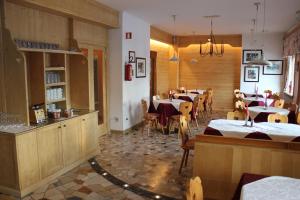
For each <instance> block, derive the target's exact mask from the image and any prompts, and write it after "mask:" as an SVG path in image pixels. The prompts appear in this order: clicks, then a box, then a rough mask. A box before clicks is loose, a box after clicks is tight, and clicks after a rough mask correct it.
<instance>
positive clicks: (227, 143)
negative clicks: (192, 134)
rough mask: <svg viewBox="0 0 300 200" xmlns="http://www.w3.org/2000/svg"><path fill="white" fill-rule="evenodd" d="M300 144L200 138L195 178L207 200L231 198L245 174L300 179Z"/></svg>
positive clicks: (201, 136)
mask: <svg viewBox="0 0 300 200" xmlns="http://www.w3.org/2000/svg"><path fill="white" fill-rule="evenodd" d="M299 169H300V143H293V142H288V143H287V142H273V141H264V140H254V139H238V138H228V137H220V136H206V135H200V136H197V139H196V142H195V152H194V165H193V175H194V176H199V177H200V178H201V180H202V185H203V191H204V196H205V198H212V199H222V200H225V199H231V198H232V197H233V194H234V192H235V189H236V187H237V185H238V182H239V180H240V178H241V175H242V174H243V173H254V174H261V175H268V176H276V175H278V176H288V177H293V178H300V170H299Z"/></svg>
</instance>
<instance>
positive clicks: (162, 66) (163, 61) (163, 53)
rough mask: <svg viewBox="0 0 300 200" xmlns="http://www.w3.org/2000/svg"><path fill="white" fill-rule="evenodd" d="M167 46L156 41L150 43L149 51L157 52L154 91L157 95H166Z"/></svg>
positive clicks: (167, 80) (167, 85)
mask: <svg viewBox="0 0 300 200" xmlns="http://www.w3.org/2000/svg"><path fill="white" fill-rule="evenodd" d="M170 48H172V47H171V46H170V45H168V44H164V43H161V42H158V41H154V40H151V41H150V49H151V51H155V52H157V57H156V91H157V94H162V93H166V92H167V91H168V90H169V54H170Z"/></svg>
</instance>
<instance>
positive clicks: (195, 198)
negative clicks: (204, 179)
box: [186, 176, 203, 200]
mask: <svg viewBox="0 0 300 200" xmlns="http://www.w3.org/2000/svg"><path fill="white" fill-rule="evenodd" d="M189 187H190V188H189V190H188V191H189V192H187V194H186V199H187V200H203V188H202V183H201V179H200V178H199V177H198V176H196V177H195V178H191V180H190V185H189Z"/></svg>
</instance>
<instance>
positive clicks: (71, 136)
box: [62, 118, 81, 166]
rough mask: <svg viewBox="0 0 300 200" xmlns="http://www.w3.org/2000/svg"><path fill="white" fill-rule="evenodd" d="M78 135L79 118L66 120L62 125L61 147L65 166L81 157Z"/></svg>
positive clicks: (79, 129)
mask: <svg viewBox="0 0 300 200" xmlns="http://www.w3.org/2000/svg"><path fill="white" fill-rule="evenodd" d="M80 134H81V124H80V118H75V119H70V120H66V121H64V122H63V123H62V146H63V160H64V165H65V166H67V165H70V164H72V163H74V162H76V161H78V160H79V159H80V157H81V156H80V155H81V135H80Z"/></svg>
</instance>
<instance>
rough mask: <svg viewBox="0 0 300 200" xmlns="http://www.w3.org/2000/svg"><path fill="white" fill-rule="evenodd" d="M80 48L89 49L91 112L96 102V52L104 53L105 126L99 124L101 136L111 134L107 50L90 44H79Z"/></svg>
mask: <svg viewBox="0 0 300 200" xmlns="http://www.w3.org/2000/svg"><path fill="white" fill-rule="evenodd" d="M78 46H79V48H86V49H88V62H89V64H88V67H89V69H88V71H89V75H88V76H89V110H95V102H94V96H95V93H94V65H93V63H94V60H93V59H94V50H102V51H103V56H102V63H103V67H102V74H103V77H102V78H103V96H104V98H103V101H104V102H103V124H99V125H98V128H99V131H98V132H99V134H100V135H105V134H107V133H109V130H110V121H109V119H110V117H109V112H108V106H109V105H108V103H109V95H108V87H109V85H108V83H109V80H108V77H109V76H108V75H109V74H108V73H109V71H108V69H107V66H108V64H107V59H106V55H107V48H106V47H104V46H101V45H95V44H89V43H78Z"/></svg>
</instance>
